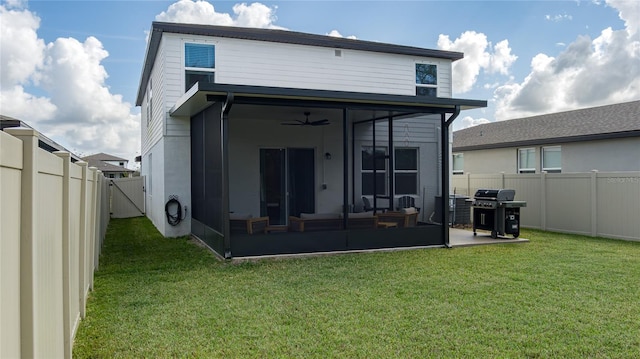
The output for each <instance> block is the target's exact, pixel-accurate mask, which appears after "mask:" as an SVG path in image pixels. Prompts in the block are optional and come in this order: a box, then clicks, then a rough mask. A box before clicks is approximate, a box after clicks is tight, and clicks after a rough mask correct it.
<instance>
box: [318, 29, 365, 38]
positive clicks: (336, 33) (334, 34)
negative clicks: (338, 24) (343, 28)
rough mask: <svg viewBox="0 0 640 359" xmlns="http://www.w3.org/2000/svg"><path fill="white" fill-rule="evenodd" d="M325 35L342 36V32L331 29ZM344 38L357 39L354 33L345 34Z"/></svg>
mask: <svg viewBox="0 0 640 359" xmlns="http://www.w3.org/2000/svg"><path fill="white" fill-rule="evenodd" d="M325 35H327V36H331V37H344V36H342V34H341V33H340V32H339V31H338V30H331V32H329V33H328V34H325ZM346 38H347V39H351V40H357V39H358V38H357V37H355V36H354V35H350V36H347V37H346Z"/></svg>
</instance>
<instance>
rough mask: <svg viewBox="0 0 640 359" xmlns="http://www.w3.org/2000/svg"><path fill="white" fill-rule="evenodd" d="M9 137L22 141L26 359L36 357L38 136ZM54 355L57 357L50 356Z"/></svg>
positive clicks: (18, 132)
mask: <svg viewBox="0 0 640 359" xmlns="http://www.w3.org/2000/svg"><path fill="white" fill-rule="evenodd" d="M5 132H7V133H8V134H10V135H12V136H14V137H16V138H18V139H19V140H22V156H23V157H22V158H23V164H22V193H21V195H20V196H21V198H20V200H21V202H22V205H21V208H20V339H21V343H20V352H21V355H22V357H23V358H33V357H35V355H36V348H35V346H36V342H35V341H36V338H35V335H34V334H35V323H34V320H35V313H34V310H35V308H34V305H35V304H34V298H35V297H34V295H35V293H34V292H35V291H34V289H35V288H34V285H35V283H34V274H35V273H34V270H33V269H34V260H35V258H34V250H33V246H34V241H35V239H36V236H37V227H36V223H37V218H36V215H37V210H36V209H37V201H36V199H37V198H38V194H37V193H36V192H37V190H38V187H37V176H38V168H37V156H38V133H37V132H36V131H35V130H33V129H30V128H8V129H6V130H5ZM50 354H51V355H55V353H50Z"/></svg>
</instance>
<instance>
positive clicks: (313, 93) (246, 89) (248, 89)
mask: <svg viewBox="0 0 640 359" xmlns="http://www.w3.org/2000/svg"><path fill="white" fill-rule="evenodd" d="M229 95H233V102H234V103H236V104H264V105H283V104H287V103H288V104H291V103H293V102H295V103H296V104H297V105H300V104H305V105H310V106H322V107H334V108H347V107H348V108H352V109H356V108H367V109H380V110H388V111H404V112H417V113H453V112H454V111H455V110H456V108H459V109H460V110H467V109H473V108H481V107H487V101H485V100H468V99H454V98H448V97H430V96H403V95H385V94H367V93H360V92H344V91H327V90H311V89H293V88H283V87H278V88H275V87H264V86H246V85H225V84H215V83H202V84H201V83H196V84H195V85H193V87H192V88H191V89H189V91H187V92H186V93H185V94H184V95H182V97H180V98H179V99H178V100H177V101H176V104H175V105H174V107H173V108H172V109H171V110H169V113H170V114H171V116H191V115H192V114H195V113H197V112H200V111H202V110H203V109H204V108H206V107H208V106H209V105H210V104H211V102H212V101H216V100H220V99H224V98H225V97H227V96H229Z"/></svg>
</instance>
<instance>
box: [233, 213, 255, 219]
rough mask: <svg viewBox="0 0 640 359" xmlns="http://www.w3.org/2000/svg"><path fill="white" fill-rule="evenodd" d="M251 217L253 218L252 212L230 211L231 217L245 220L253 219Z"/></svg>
mask: <svg viewBox="0 0 640 359" xmlns="http://www.w3.org/2000/svg"><path fill="white" fill-rule="evenodd" d="M251 218H253V216H252V215H251V214H242V213H229V219H236V220H245V219H251Z"/></svg>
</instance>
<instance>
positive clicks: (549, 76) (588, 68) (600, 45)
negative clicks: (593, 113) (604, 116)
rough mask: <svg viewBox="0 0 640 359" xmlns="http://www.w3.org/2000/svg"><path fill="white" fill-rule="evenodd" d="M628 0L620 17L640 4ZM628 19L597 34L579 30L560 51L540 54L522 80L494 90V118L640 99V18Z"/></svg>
mask: <svg viewBox="0 0 640 359" xmlns="http://www.w3.org/2000/svg"><path fill="white" fill-rule="evenodd" d="M629 3H632V2H622V4H623V5H622V6H621V8H620V17H621V18H622V19H625V18H627V17H626V16H627V15H625V14H628V12H630V11H631V10H632V9H636V8H637V9H638V10H640V8H639V7H638V5H637V4H640V3H639V2H633V3H636V5H631V4H629ZM618 4H619V2H618V1H610V2H609V5H610V6H614V7H615V6H617V5H618ZM638 13H639V12H636V14H638ZM628 19H629V20H627V21H626V22H625V24H626V26H627V27H626V28H625V29H624V30H612V29H611V28H607V29H604V30H603V31H602V32H601V34H600V36H598V37H597V38H595V39H593V40H592V39H591V38H590V37H588V36H580V37H578V38H577V39H576V40H575V41H574V42H573V43H571V44H569V45H568V46H567V48H566V49H565V50H564V51H563V52H561V53H560V54H559V55H558V56H557V57H551V56H548V55H546V54H538V55H536V56H535V57H534V58H533V59H532V60H531V71H530V73H529V75H527V76H526V78H525V79H524V81H523V82H522V83H515V82H509V83H507V84H505V85H503V86H500V87H499V88H497V89H496V90H495V92H494V100H495V102H496V113H495V116H496V119H497V120H505V119H510V118H517V117H524V116H532V115H536V114H540V113H552V112H558V111H565V110H572V109H576V108H584V107H591V106H599V105H604V104H611V103H619V102H625V101H632V100H637V99H640V35H639V34H638V31H637V26H638V23H637V22H638V21H640V20H638V19H637V17H636V18H633V16H629V17H628ZM634 21H635V22H634Z"/></svg>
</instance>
